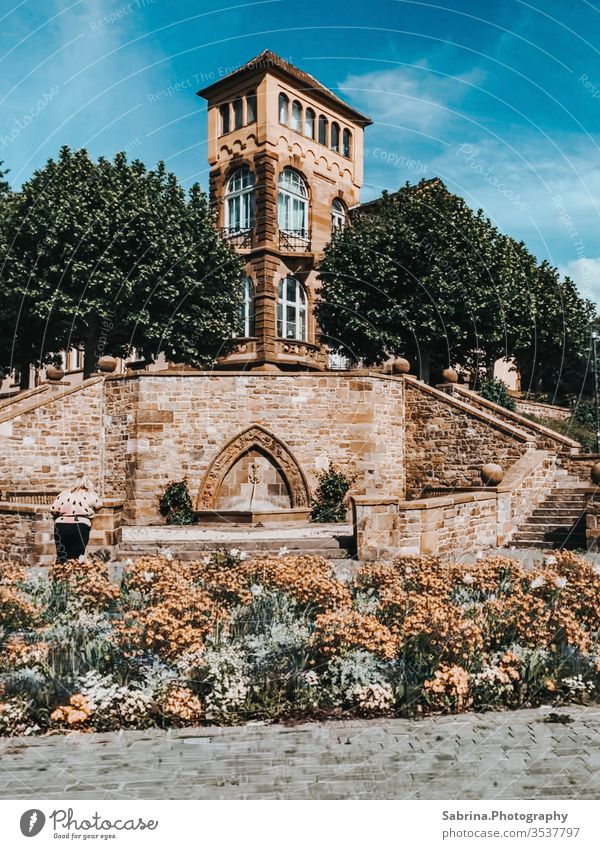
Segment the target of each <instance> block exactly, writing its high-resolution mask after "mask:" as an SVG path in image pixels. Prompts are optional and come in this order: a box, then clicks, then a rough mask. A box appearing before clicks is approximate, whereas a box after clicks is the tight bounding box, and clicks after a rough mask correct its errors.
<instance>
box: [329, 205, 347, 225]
mask: <svg viewBox="0 0 600 849" xmlns="http://www.w3.org/2000/svg"><path fill="white" fill-rule="evenodd" d="M346 217H347V214H346V207H345V206H344V204H343V203H342V202H341V200H339V199H338V198H335V199H334V201H333V203H332V204H331V230H332V232H333V231H334V230H341V229H342V227H344V226H345V224H346Z"/></svg>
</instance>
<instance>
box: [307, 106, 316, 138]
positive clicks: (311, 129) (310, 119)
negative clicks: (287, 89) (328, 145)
mask: <svg viewBox="0 0 600 849" xmlns="http://www.w3.org/2000/svg"><path fill="white" fill-rule="evenodd" d="M304 132H305V133H306V135H307V136H308V137H309V139H314V137H315V110H314V109H311V108H310V107H309V108H308V109H307V110H306V123H305V124H304Z"/></svg>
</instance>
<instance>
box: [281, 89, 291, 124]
mask: <svg viewBox="0 0 600 849" xmlns="http://www.w3.org/2000/svg"><path fill="white" fill-rule="evenodd" d="M288 105H289V100H288V96H287V94H280V95H279V123H280V124H287V122H288Z"/></svg>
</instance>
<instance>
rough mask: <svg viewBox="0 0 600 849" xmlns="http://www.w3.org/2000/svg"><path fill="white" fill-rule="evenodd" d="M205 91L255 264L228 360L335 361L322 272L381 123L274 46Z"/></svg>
mask: <svg viewBox="0 0 600 849" xmlns="http://www.w3.org/2000/svg"><path fill="white" fill-rule="evenodd" d="M198 94H199V95H200V96H201V97H204V98H205V99H206V100H207V101H208V159H209V163H210V169H211V170H210V196H211V201H212V203H213V204H214V206H215V208H216V210H217V214H218V224H219V227H220V229H221V233H222V234H223V236H224V237H225V238H226V239H228V240H229V241H230V242H231V243H232V245H234V246H235V248H236V250H237V251H238V252H239V253H240V255H241V256H242V258H243V261H244V265H245V271H244V281H243V285H244V298H245V300H244V308H243V314H242V315H240V320H239V331H238V334H239V335H238V337H237V338H236V340H235V346H234V349H233V352H232V353H231V354H230V355H229V356H227V357H225V358H223V359H222V360H221V365H222V366H226V367H229V368H256V367H263V368H267V369H271V368H279V369H295V370H297V369H322V368H325V367H326V365H327V354H326V351H325V349H324V348H323V347H322V346H321V344H320V341H319V331H318V328H317V327H316V326H315V318H314V312H313V306H314V301H315V292H316V289H317V288H318V286H317V281H316V271H315V269H316V266H317V265H318V262H319V259H320V257H321V255H322V252H323V249H324V247H325V245H326V244H327V243H328V242H329V240H330V238H331V233H332V228H335V227H342V226H343V225H344V222H345V219H346V216H347V214H348V210H349V209H351V208H352V207H354V206H356V205H357V204H358V203H359V192H360V187H361V185H362V180H363V130H364V127H366V126H367V125H369V124H370V123H371V121H370V120H369V118H367V117H365V116H364V115H361V114H360V113H359V112H357V111H356V110H355V109H352V108H351V107H350V106H348V105H347V104H346V103H344V101H342V100H340V98H338V97H337V96H336V95H335V94H333V92H331V91H329V90H328V89H326V88H325V87H324V86H322V85H321V84H320V83H319V82H318V81H317V80H316V79H315V78H314V77H312V76H310V75H309V74H306V73H304V72H303V71H301V70H299V69H298V68H295V67H294V66H293V65H291V64H290V63H289V62H286V61H285V60H284V59H282V58H280V57H279V56H277V55H275V54H274V53H271V52H270V51H268V50H266V51H264V52H263V53H261V54H260V56H257V57H256V58H255V59H253V60H252V61H250V62H248V63H247V64H246V65H243V66H242V67H241V68H239V69H237V70H235V71H233V72H232V73H230V74H228V75H226V76H223V77H222V78H221V79H219V80H218V81H216V82H214V83H212V84H211V85H209V86H207V87H206V88H204V89H202V90H201V91H199V92H198Z"/></svg>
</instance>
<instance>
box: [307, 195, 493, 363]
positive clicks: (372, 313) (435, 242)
mask: <svg viewBox="0 0 600 849" xmlns="http://www.w3.org/2000/svg"><path fill="white" fill-rule="evenodd" d="M496 235H497V233H496V231H495V229H494V227H493V226H492V225H491V223H490V222H489V220H488V219H487V218H485V216H484V215H483V213H482V212H481V211H480V212H477V213H474V212H473V211H472V210H471V209H470V208H469V207H468V206H467V204H466V203H465V202H464V201H463V200H462V199H461V198H459V197H457V196H456V195H453V194H451V193H450V192H449V191H448V190H447V189H446V187H445V186H444V184H443V183H442V181H441V180H438V179H436V180H423V181H421V182H420V183H419V184H418V185H417V186H409V185H406V186H405V187H404V188H403V189H401V190H400V191H399V192H398V193H396V194H395V195H393V196H385V195H384V197H383V198H382V200H381V201H380V203H379V204H378V205H377V207H376V211H375V213H374V214H370V213H369V214H359V215H358V217H357V219H356V220H355V221H354V223H353V226H351V227H347V228H345V229H344V230H343V231H341V232H339V233H337V234H336V235H335V236H334V238H333V240H332V242H331V244H330V245H329V247H328V248H327V250H326V252H325V256H324V258H323V261H322V263H321V266H320V271H319V275H320V279H321V281H322V288H321V293H320V294H321V298H322V300H321V302H320V303H319V305H318V307H317V312H318V318H319V321H320V324H321V327H322V328H323V330H324V332H325V334H326V336H327V338H328V340H329V343H330V345H331V346H332V347H333V348H335V349H338V350H342V349H343V350H345V353H346V354H347V355H348V354H349V355H350V356H351V357H352V358H354V359H359V358H360V359H362V360H363V361H364V362H365V363H367V364H371V363H377V362H381V361H382V360H384V359H385V358H386V357H387V356H389V355H395V354H404V355H406V356H408V357H409V359H412V360H413V362H415V361H416V362H418V363H419V366H420V368H419V370H420V374H421V377H423V378H424V379H426V380H427V379H429V376H430V374H431V373H432V372H433V371H434V369H435V370H436V372H437V370H439V368H442V367H444V366H448V365H453V364H454V363H456V362H461V361H463V360H465V359H466V357H467V356H468V355H470V354H472V352H473V351H477V350H483V348H484V343H486V341H487V339H488V336H489V333H488V325H489V324H490V323H492V322H493V321H496V320H497V316H498V311H499V309H500V305H501V304H502V302H503V299H504V296H503V293H502V292H501V291H500V290H499V289H498V285H499V281H498V280H495V279H494V278H493V276H492V272H491V269H493V268H494V263H497V262H498V261H499V257H500V251H499V250H497V249H496V247H495V238H496ZM498 339H499V340H501V339H502V331H500V332H499V333H498ZM498 346H499V343H498V342H496V347H498Z"/></svg>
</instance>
